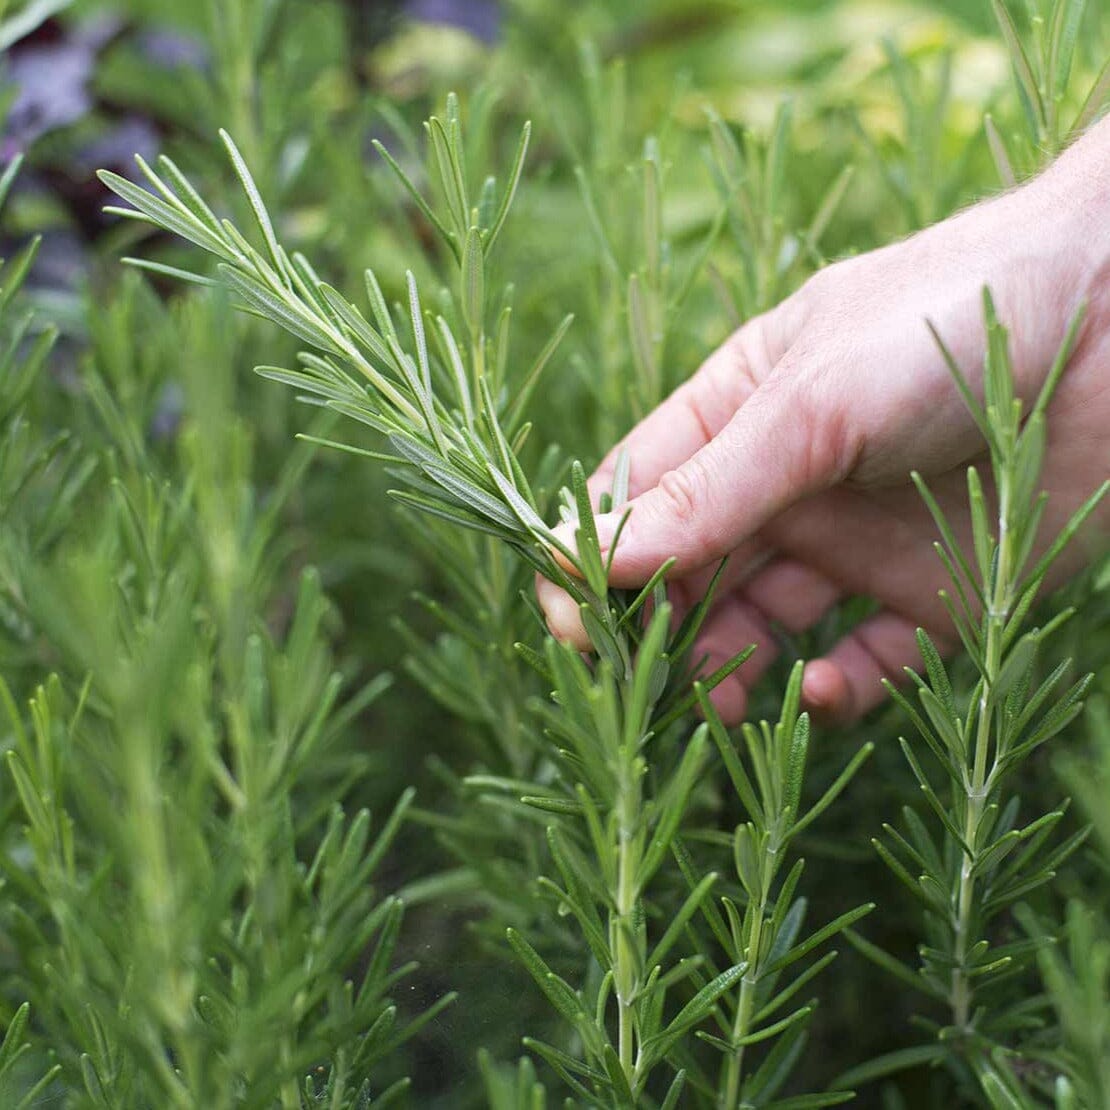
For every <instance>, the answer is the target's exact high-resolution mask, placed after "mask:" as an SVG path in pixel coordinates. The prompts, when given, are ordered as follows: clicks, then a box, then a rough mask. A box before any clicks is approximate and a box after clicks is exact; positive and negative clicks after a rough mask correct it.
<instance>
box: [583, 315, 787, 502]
mask: <svg viewBox="0 0 1110 1110" xmlns="http://www.w3.org/2000/svg"><path fill="white" fill-rule="evenodd" d="M788 304H789V302H786V303H784V304H783V305H780V306H779V308H777V309H774V310H772V311H771V312H767V313H764V314H763V315H761V316H756V317H754V318H753V319H751V320H749V321H748V322H747V323H746V324H744V326H743V327H741V328H740V329H738V330H737V331H735V332H733V334H732V335H731V336H729V338H728V339H726V340H725V342H724V343H723V344H721V346H720V347H718V348H717V350H715V351H714V352H713V354H711V355H710V356H709V358H707V359H706V360H705V362H704V363H702V365H701V367H700V368H699V369H698V370H697V372H696V373H695V374H694V375H693V376H692V377H691V378H689V379H688V380H687V381H685V382H683V384H682V385H680V386H679V387H678V388H677V389H676V390H675V391H674V392H673V393H672V394H671V395H670V396H669V397H668V398H667V399H666V400H665V401H663V402H662V404H660V405H659V406H658V407H657V408H656V409H654V410H653V411H652V412H650V413H649V414H648V415H647V416H646V417H644V419H643V420H641V421H640V422H639V424H637V425H636V426H635V427H634V428H633V429H632V430H631V431H630V432H629V433H628V434H627V435H626V436H625V437H624V438H623V439H622V440H621V441H620V442H619V443H618V444H617V445H616V446H615V447H614V448H613V449H612V450H611V451H609V453H608V454H607V455H606V456H605V458H604V459H602V461H601V463H600V465H599V466H598V468H597V470H596V471H594V473H593V475H592V476H591V478H590V480H589V488H590V495H591V498H592V499H593V502H594V504H595V505H596V504H597V503H598V499H599V498H600V496H601V494H603V493H608V492H609V490H610V489H611V488H612V484H613V475H614V473H615V471H616V467H617V460H618V459H619V458H620V456H621V453H622V452H627V453H628V461H629V471H628V496H629V497H630V498H632V497H638V496H639V495H640V494H641V493H644V492H645V491H646V490H649V489H652V488H654V487H655V486H656V485H657V484H658V482H659V479H660V478H662V477H663V475H664V474H666V473H667V471H669V470H675V469H677V468H678V467H680V466H681V465H682V464H683V463H684V462H686V460H687V459H689V458H690V457H691V456H692V455H695V454H696V453H697V452H698V451H700V450H701V449H702V448H703V447H704V446H705V445H706V444H707V443H709V442H710V440H712V439H713V438H714V437H715V436H716V435H717V434H718V433H719V432H720V431H721V430H722V429H723V428H724V427H725V426H726V425H727V424H728V422H729V421H730V420H731V419H732V417H733V415H734V414H735V413H736V411H737V409H739V408H740V406H741V405H743V404H744V402H745V401H746V400H747V399H748V397H750V396H751V394H752V393H753V392H754V391H755V390H756V388H758V386H759V384H760V382H762V381H763V380H764V379H765V378H766V377H767V375H768V374H770V372H771V370H772V369H773V368H774V366H775V364H776V363H777V362H778V361H779V360H780V359H781V358H782V356H783V355H784V354H785V353H786V350H787V348H788V347H789V346H790V339H791V335H790V334H788V330H787V322H788V320H789V318H790V317H791V316H792V315H793V313H791V312H789V311H788V309H787V305H788Z"/></svg>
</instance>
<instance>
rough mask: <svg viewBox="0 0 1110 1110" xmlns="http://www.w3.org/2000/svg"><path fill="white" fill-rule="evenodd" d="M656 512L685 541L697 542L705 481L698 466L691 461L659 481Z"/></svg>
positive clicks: (703, 502)
mask: <svg viewBox="0 0 1110 1110" xmlns="http://www.w3.org/2000/svg"><path fill="white" fill-rule="evenodd" d="M658 488H659V498H660V504H659V511H660V513H661V514H662V515H663V516H665V517H666V518H667V519H668V521H669V522H671V523H672V524H673V525H674V526H675V527H676V528H679V529H681V530H682V532H683V534H684V535H685V536H686V537H687V539H688V541H692V542H694V543H696V542H697V541H698V535H697V531H698V526H699V522H700V518H701V512H702V508H703V506H704V504H705V494H706V481H705V477H704V472H703V470H702V467H701V465H700V464H699V463H698V462H697V461H696V460H693V459H692V460H690V461H689V462H687V463H686V464H685V466H682V467H679V468H678V469H677V470H668V471H667V472H666V473H665V474H664V475H663V476H662V478H660V479H659V487H658Z"/></svg>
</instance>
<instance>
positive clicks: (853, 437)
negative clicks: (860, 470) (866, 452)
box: [780, 374, 863, 489]
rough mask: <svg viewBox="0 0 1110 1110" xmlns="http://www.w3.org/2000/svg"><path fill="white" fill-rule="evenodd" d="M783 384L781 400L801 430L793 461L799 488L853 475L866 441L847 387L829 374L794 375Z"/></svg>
mask: <svg viewBox="0 0 1110 1110" xmlns="http://www.w3.org/2000/svg"><path fill="white" fill-rule="evenodd" d="M780 385H781V388H782V390H783V396H782V398H781V399H780V400H781V403H782V404H783V405H784V406H786V411H788V412H790V413H792V414H793V418H794V420H795V422H796V424H797V426H798V427H799V428H800V429H801V430H802V439H801V443H800V445H799V448H800V449H799V450H798V451H797V452H796V454H795V456H794V460H793V464H794V466H795V467H796V473H795V474H794V475H793V478H794V482H795V485H796V487H797V488H800V489H814V488H824V487H827V486H830V485H835V484H837V483H839V482H842V481H845V480H847V479H848V478H850V477H851V475H852V474H853V473H854V472H855V470H856V469H857V467H858V465H859V461H860V457H861V455H862V452H863V440H862V436H861V435H860V433H859V431H858V428H857V422H856V421H855V420H854V419H853V417H852V412H851V405H850V403H849V401H850V399H849V398H846V396H845V390H844V389H843V388H842V387H840V386H838V385H837V383H836V382H830V381H829V375H827V374H821V375H811V374H803V375H798V374H795V375H793V376H791V377H789V378H787V379H784V380H783V381H782V382H781V383H780Z"/></svg>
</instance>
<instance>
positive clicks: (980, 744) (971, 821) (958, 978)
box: [951, 477, 1013, 1028]
mask: <svg viewBox="0 0 1110 1110" xmlns="http://www.w3.org/2000/svg"><path fill="white" fill-rule="evenodd" d="M1012 573H1013V540H1012V533H1011V529H1010V489H1009V482H1008V481H1007V480H1006V479H1005V478H1004V477H1003V478H1002V479H1001V480H1000V482H999V507H998V561H997V564H996V568H995V574H994V582H993V587H992V589H991V591H990V597H989V599H988V606H989V608H988V611H987V613H986V617H985V624H986V644H985V651H984V670H983V688H982V691H981V693H980V696H979V707H978V719H977V721H976V729H975V748H974V759H973V766H972V775H971V783H970V787H969V788H966V789H967V794H966V817H965V821H964V841H965V843H966V845H967V848H966V850H965V851H964V854H963V862H962V863H961V866H960V882H959V890H958V893H957V897H956V920H955V957H956V966H955V967H954V968H953V969H952V997H951V1002H952V1015H953V1018H954V1021H955V1024H956V1025H957V1027H959V1028H966V1026H967V1024H968V1020H969V1019H970V1016H971V998H972V990H971V980H970V977H969V975H968V971H967V968H966V967H965V966H964V962H965V960H966V958H967V953H968V951H969V948H970V940H971V937H970V933H971V918H972V913H973V910H974V905H975V879H974V877H973V875H972V869H973V867H974V865H975V852H976V849H975V844H976V841H977V840H978V835H979V823H980V821H981V820H982V817H983V810H984V808H985V802H986V784H987V778H988V774H987V755H988V752H989V749H990V739H991V722H992V718H993V714H994V697H993V694H994V685H995V682H996V681H997V679H998V673H999V670H1000V668H1001V665H1002V638H1003V635H1004V633H1005V630H1006V620H1007V617H1008V616H1009V608H1010V604H1011V597H1012V594H1013V584H1012V582H1011V581H1010V578H1011V575H1012Z"/></svg>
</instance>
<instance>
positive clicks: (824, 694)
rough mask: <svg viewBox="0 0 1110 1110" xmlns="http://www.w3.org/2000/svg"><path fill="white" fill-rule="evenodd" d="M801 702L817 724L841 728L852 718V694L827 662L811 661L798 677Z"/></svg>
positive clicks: (840, 672)
mask: <svg viewBox="0 0 1110 1110" xmlns="http://www.w3.org/2000/svg"><path fill="white" fill-rule="evenodd" d="M802 702H803V704H804V705H805V706H806V708H807V709H808V710H809V711H810V712H811V713H812V714H813V716H814V717H816V718H817V720H819V721H821V722H823V723H825V724H843V723H845V722H847V721H849V720H850V719H851V717H852V692H851V689H850V688H849V686H848V680H847V679H846V678H845V676H844V672H843V671H842V670H841V669H840V668H839V667H838V666H837V665H836V664H835V663H833V662H831V661H830V660H828V659H815V660H813V661H812V662H811V663H808V664H807V665H806V669H805V672H804V673H803V675H802Z"/></svg>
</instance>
